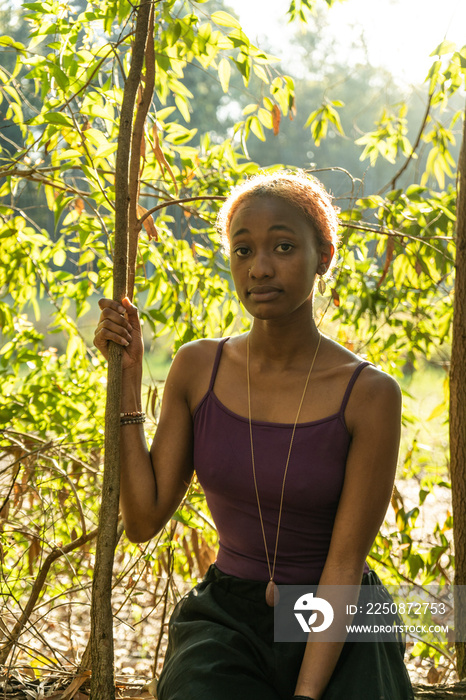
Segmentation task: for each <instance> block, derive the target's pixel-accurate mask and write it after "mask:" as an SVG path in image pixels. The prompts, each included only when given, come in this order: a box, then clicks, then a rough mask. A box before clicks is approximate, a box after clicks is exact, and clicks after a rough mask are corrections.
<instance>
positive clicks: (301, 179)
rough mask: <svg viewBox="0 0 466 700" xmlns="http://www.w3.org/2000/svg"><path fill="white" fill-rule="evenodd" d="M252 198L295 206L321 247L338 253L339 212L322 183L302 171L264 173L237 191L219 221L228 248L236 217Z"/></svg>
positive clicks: (243, 184) (225, 204)
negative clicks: (331, 246) (275, 200)
mask: <svg viewBox="0 0 466 700" xmlns="http://www.w3.org/2000/svg"><path fill="white" fill-rule="evenodd" d="M253 197H280V198H281V199H283V200H285V201H286V202H288V203H289V204H291V205H292V206H295V207H296V208H297V209H299V210H300V211H301V212H302V213H303V214H304V216H305V217H306V219H307V220H308V221H309V223H310V224H311V225H312V227H313V229H314V230H315V232H316V235H317V239H318V241H319V244H320V245H322V246H323V245H326V244H329V243H330V244H331V245H333V247H334V250H335V251H336V249H337V244H338V216H337V214H338V211H339V209H337V208H336V207H334V206H333V205H332V198H331V196H330V195H329V193H328V192H327V191H326V190H325V189H324V186H323V185H322V183H321V182H319V180H317V178H315V177H312V176H310V175H307V174H306V173H305V172H304V171H303V170H299V171H297V172H290V171H288V170H278V171H276V172H273V173H265V172H263V173H260V174H259V175H255V176H254V177H251V178H250V179H248V180H246V181H245V182H243V183H241V184H240V185H237V186H236V187H234V188H233V189H232V190H231V193H230V195H229V197H228V198H227V200H226V201H225V202H224V203H223V206H222V208H221V209H220V211H219V214H218V217H217V230H218V231H219V233H220V235H221V237H222V243H223V245H224V246H225V247H226V246H227V244H228V242H229V229H230V223H231V219H232V217H233V214H234V213H235V211H236V210H237V209H238V207H239V206H240V205H241V204H243V202H245V201H246V200H248V199H251V198H253ZM333 260H335V256H334V257H333Z"/></svg>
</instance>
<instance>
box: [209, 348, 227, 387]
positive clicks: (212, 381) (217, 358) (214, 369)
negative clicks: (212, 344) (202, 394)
mask: <svg viewBox="0 0 466 700" xmlns="http://www.w3.org/2000/svg"><path fill="white" fill-rule="evenodd" d="M229 339H230V336H227V337H226V338H222V340H221V341H220V342H219V344H218V348H217V354H216V355H215V360H214V366H213V367H212V375H211V377H210V384H209V389H208V391H212V390H213V388H214V384H215V378H216V376H217V370H218V366H219V364H220V358H221V356H222V350H223V346H224V345H225V343H226V342H227V340H229Z"/></svg>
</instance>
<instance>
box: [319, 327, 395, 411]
mask: <svg viewBox="0 0 466 700" xmlns="http://www.w3.org/2000/svg"><path fill="white" fill-rule="evenodd" d="M330 342H331V343H332V345H333V351H332V355H333V359H334V361H335V362H336V363H337V364H339V365H340V366H341V367H344V368H345V374H346V376H347V377H348V376H349V377H352V376H353V375H354V374H355V373H356V372H357V370H358V367H360V366H361V365H364V367H363V369H361V370H360V371H359V373H358V374H357V379H356V381H355V382H354V385H353V387H352V390H351V395H350V398H349V402H348V410H347V420H349V422H353V423H354V422H357V421H364V420H365V418H367V417H368V416H369V415H372V414H374V413H375V414H383V413H385V412H386V411H387V410H388V411H399V410H400V407H401V389H400V386H399V384H398V382H397V381H396V379H395V378H394V377H393V376H391V375H390V374H388V373H387V372H385V371H384V370H383V369H381V368H380V367H378V366H377V365H375V364H373V363H372V362H370V361H369V360H367V358H365V357H362V356H361V355H358V354H356V353H354V352H352V351H351V350H349V349H348V348H345V347H343V346H342V345H340V344H339V343H336V342H334V341H330ZM366 363H368V364H366Z"/></svg>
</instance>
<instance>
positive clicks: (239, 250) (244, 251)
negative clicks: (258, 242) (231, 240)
mask: <svg viewBox="0 0 466 700" xmlns="http://www.w3.org/2000/svg"><path fill="white" fill-rule="evenodd" d="M248 253H249V248H245V247H243V246H241V247H240V248H236V249H235V255H237V256H238V257H240V258H244V256H245V255H247V254H248Z"/></svg>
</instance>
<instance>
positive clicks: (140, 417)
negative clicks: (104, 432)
mask: <svg viewBox="0 0 466 700" xmlns="http://www.w3.org/2000/svg"><path fill="white" fill-rule="evenodd" d="M145 422H146V414H145V413H139V414H137V415H136V416H134V417H133V418H132V417H131V416H130V415H129V416H128V417H127V418H120V425H130V424H131V423H145Z"/></svg>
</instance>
